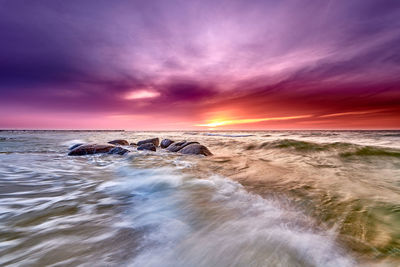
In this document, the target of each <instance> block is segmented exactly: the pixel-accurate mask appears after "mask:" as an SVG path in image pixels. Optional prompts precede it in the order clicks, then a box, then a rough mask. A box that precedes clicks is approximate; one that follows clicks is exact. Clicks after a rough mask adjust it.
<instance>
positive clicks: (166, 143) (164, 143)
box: [161, 139, 174, 148]
mask: <svg viewBox="0 0 400 267" xmlns="http://www.w3.org/2000/svg"><path fill="white" fill-rule="evenodd" d="M173 142H174V141H172V140H169V139H164V140H162V141H161V148H167V147H169V146H170V145H171V144H172V143H173Z"/></svg>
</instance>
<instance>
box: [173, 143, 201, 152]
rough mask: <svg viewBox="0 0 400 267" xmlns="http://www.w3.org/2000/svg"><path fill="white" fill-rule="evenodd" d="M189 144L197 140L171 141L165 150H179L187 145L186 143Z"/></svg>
mask: <svg viewBox="0 0 400 267" xmlns="http://www.w3.org/2000/svg"><path fill="white" fill-rule="evenodd" d="M191 144H198V142H187V141H181V142H178V143H173V144H171V145H170V146H168V148H167V150H168V151H169V152H178V151H179V150H181V149H182V148H184V147H185V146H188V145H191Z"/></svg>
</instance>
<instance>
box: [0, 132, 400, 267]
mask: <svg viewBox="0 0 400 267" xmlns="http://www.w3.org/2000/svg"><path fill="white" fill-rule="evenodd" d="M148 137H160V138H171V139H173V140H177V141H178V140H194V141H199V142H201V143H203V144H205V145H206V146H208V147H209V149H210V150H211V151H212V152H213V153H214V156H212V157H207V158H206V157H202V156H190V155H180V154H175V153H168V152H165V151H162V150H161V149H160V150H159V151H157V152H156V153H153V152H139V151H135V149H134V148H131V150H132V152H130V153H129V154H127V155H125V156H119V155H91V156H83V157H70V156H67V151H68V147H69V146H71V145H72V144H75V143H80V142H97V143H104V142H107V141H110V140H113V139H116V138H123V139H127V140H129V141H131V142H134V141H138V140H141V139H144V138H148ZM399 263H400V132H399V131H343V132H340V131H337V132H332V131H269V132H267V131H266V132H73V131H71V132H66V131H61V132H57V131H56V132H54V131H53V132H51V131H42V132H29V131H27V132H23V131H13V132H11V131H2V132H0V265H6V266H76V265H81V266H374V265H376V266H398V265H399Z"/></svg>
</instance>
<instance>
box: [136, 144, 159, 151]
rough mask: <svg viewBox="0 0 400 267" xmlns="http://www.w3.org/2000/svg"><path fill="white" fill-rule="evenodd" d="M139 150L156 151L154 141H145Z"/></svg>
mask: <svg viewBox="0 0 400 267" xmlns="http://www.w3.org/2000/svg"><path fill="white" fill-rule="evenodd" d="M137 150H150V151H156V147H155V145H154V144H153V143H144V144H141V145H140V146H138V148H137Z"/></svg>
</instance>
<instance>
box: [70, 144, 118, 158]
mask: <svg viewBox="0 0 400 267" xmlns="http://www.w3.org/2000/svg"><path fill="white" fill-rule="evenodd" d="M113 148H115V146H113V145H98V144H87V145H80V146H78V147H76V148H74V149H72V150H71V151H70V152H69V153H68V155H69V156H83V155H89V154H98V153H108V152H110V151H111V150H112V149H113Z"/></svg>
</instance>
